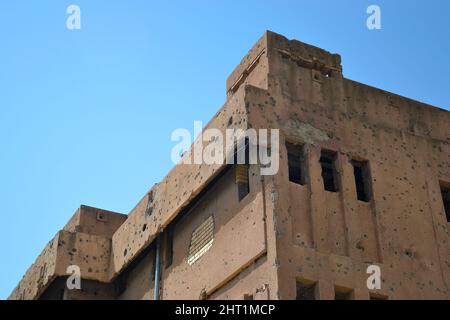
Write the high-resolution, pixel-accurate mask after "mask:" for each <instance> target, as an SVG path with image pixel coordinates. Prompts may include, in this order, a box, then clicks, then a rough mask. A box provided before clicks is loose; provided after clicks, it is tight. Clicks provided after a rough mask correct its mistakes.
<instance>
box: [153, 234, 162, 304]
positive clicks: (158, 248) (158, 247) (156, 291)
mask: <svg viewBox="0 0 450 320" xmlns="http://www.w3.org/2000/svg"><path fill="white" fill-rule="evenodd" d="M160 251H161V235H158V237H157V238H156V259H155V288H154V293H153V300H159V269H160V267H161V266H160V264H161V263H160V255H161V252H160Z"/></svg>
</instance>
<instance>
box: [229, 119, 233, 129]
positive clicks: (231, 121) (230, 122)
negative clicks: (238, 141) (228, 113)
mask: <svg viewBox="0 0 450 320" xmlns="http://www.w3.org/2000/svg"><path fill="white" fill-rule="evenodd" d="M232 124H233V117H230V118H229V119H228V127H229V126H231V125H232Z"/></svg>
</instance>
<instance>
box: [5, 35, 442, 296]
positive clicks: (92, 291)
mask: <svg viewBox="0 0 450 320" xmlns="http://www.w3.org/2000/svg"><path fill="white" fill-rule="evenodd" d="M226 90H227V100H226V102H225V104H224V106H223V107H222V108H221V109H220V110H219V111H218V112H217V114H216V115H215V116H214V117H213V119H212V120H211V121H210V122H209V123H208V124H207V125H206V128H215V129H219V130H221V131H223V132H224V131H225V130H226V129H230V128H231V129H242V130H246V129H249V128H253V129H268V130H271V129H278V130H279V144H278V146H277V147H278V148H279V170H278V171H277V173H276V174H273V175H262V174H261V170H260V168H259V167H260V165H258V164H245V163H244V164H226V163H224V164H181V163H180V164H178V165H176V166H175V167H174V168H173V169H172V170H171V171H170V172H169V173H168V175H167V176H166V177H165V178H164V179H163V180H162V181H161V182H160V183H158V184H156V185H154V186H153V187H152V188H151V189H150V190H149V191H148V192H147V193H146V194H145V195H144V196H143V198H142V199H141V200H140V201H139V203H137V205H136V206H135V208H134V209H133V210H131V212H129V214H128V215H122V214H119V213H115V212H110V211H106V210H101V209H96V208H91V207H87V206H81V207H80V208H79V209H78V210H77V211H76V213H75V214H74V216H73V218H72V219H71V220H70V221H69V222H68V223H67V225H66V226H64V228H63V229H62V230H61V231H59V232H58V233H57V234H56V235H55V237H54V238H53V239H52V240H51V241H50V242H49V243H48V244H47V246H46V247H45V248H44V250H43V251H42V253H41V254H40V255H39V257H38V258H37V259H36V261H35V263H34V264H33V265H32V266H31V267H30V268H29V270H28V271H27V272H26V274H25V275H24V277H23V279H22V280H21V281H20V283H19V284H18V285H17V287H16V288H15V290H14V291H13V292H12V294H11V296H10V297H9V298H10V299H449V298H450V292H449V285H450V244H449V240H450V238H449V227H450V224H449V219H450V113H449V112H448V111H445V110H443V109H439V108H436V107H432V106H429V105H426V104H423V103H420V102H417V101H413V100H410V99H407V98H404V97H401V96H398V95H395V94H392V93H389V92H386V91H383V90H380V89H376V88H373V87H370V86H367V85H364V84H360V83H358V82H355V81H352V80H349V79H345V78H344V77H343V73H342V65H341V58H340V56H339V55H337V54H331V53H329V52H327V51H325V50H322V49H320V48H317V47H314V46H311V45H307V44H304V43H302V42H299V41H296V40H288V39H286V38H285V37H283V36H281V35H278V34H275V33H272V32H269V31H268V32H266V33H265V34H264V35H263V36H262V37H261V38H260V39H259V41H258V42H257V43H256V44H255V45H254V47H253V48H252V49H251V50H250V51H249V53H248V54H247V55H246V56H245V57H244V59H243V60H242V61H241V63H240V64H239V65H238V66H237V67H236V69H235V70H234V71H233V72H232V73H231V75H230V76H229V78H228V79H227V85H226ZM200 143H205V142H200ZM247 147H248V144H247ZM273 147H275V146H271V145H269V146H268V148H269V149H271V148H273ZM188 152H191V153H192V152H193V151H192V150H190V151H188ZM227 152H234V149H233V150H231V149H230V150H228V151H227ZM70 266H76V267H78V268H79V275H80V277H81V282H80V288H78V289H77V288H73V286H68V285H67V284H68V282H70V281H71V278H72V277H74V276H76V275H74V274H71V273H70V272H69V273H68V270H73V269H70V268H69V267H70ZM376 277H379V279H378V280H379V281H378V283H377V279H376Z"/></svg>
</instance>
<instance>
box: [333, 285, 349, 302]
mask: <svg viewBox="0 0 450 320" xmlns="http://www.w3.org/2000/svg"><path fill="white" fill-rule="evenodd" d="M334 300H353V290H351V289H347V288H341V287H335V288H334Z"/></svg>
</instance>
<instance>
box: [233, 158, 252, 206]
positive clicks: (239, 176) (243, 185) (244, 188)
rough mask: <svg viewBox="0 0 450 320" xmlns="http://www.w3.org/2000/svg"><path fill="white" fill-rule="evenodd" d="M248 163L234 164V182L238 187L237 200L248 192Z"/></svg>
mask: <svg viewBox="0 0 450 320" xmlns="http://www.w3.org/2000/svg"><path fill="white" fill-rule="evenodd" d="M248 168H249V166H248V164H237V165H236V184H237V187H238V197H239V201H241V200H242V199H244V198H245V196H246V195H248V194H249V193H250V184H249V176H248Z"/></svg>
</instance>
